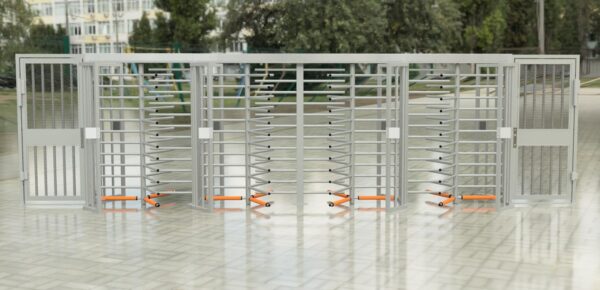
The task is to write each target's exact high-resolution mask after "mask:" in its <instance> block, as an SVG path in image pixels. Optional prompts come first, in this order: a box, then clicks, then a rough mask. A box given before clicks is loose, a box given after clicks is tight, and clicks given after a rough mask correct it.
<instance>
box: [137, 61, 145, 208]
mask: <svg viewBox="0 0 600 290" xmlns="http://www.w3.org/2000/svg"><path fill="white" fill-rule="evenodd" d="M138 69H139V71H138V78H137V80H138V83H137V85H138V95H139V100H138V102H139V105H138V106H139V114H140V115H139V117H138V119H139V131H140V136H139V137H140V200H141V202H142V208H144V207H145V206H146V201H145V200H144V197H146V136H145V134H146V131H145V130H144V115H145V114H146V112H145V109H144V105H145V104H144V64H139V66H138Z"/></svg>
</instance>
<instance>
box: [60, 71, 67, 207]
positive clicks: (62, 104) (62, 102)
mask: <svg viewBox="0 0 600 290" xmlns="http://www.w3.org/2000/svg"><path fill="white" fill-rule="evenodd" d="M59 68H60V111H61V113H60V121H61V128H62V129H65V124H66V123H65V121H66V117H65V71H64V65H63V64H62V63H61V64H60V65H59ZM61 149H62V169H63V170H62V174H63V176H62V177H63V195H65V196H66V195H67V146H65V145H62V146H61Z"/></svg>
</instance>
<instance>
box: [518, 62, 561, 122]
mask: <svg viewBox="0 0 600 290" xmlns="http://www.w3.org/2000/svg"><path fill="white" fill-rule="evenodd" d="M569 67H570V66H569V65H558V64H557V65H554V64H541V65H538V64H534V65H526V64H524V65H521V87H520V98H519V101H520V106H519V110H520V118H519V128H520V129H567V128H569V106H570V105H571V101H570V100H571V99H572V95H571V92H572V89H571V81H570V80H571V77H570V75H569V73H570V69H569Z"/></svg>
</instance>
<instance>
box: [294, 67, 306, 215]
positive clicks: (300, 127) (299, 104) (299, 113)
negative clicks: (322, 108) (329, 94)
mask: <svg viewBox="0 0 600 290" xmlns="http://www.w3.org/2000/svg"><path fill="white" fill-rule="evenodd" d="M296 208H297V213H302V212H303V211H304V65H303V64H300V63H299V64H296Z"/></svg>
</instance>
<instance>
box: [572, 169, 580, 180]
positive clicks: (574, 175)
mask: <svg viewBox="0 0 600 290" xmlns="http://www.w3.org/2000/svg"><path fill="white" fill-rule="evenodd" d="M578 178H579V174H578V173H577V172H576V171H573V172H571V180H572V181H575V180H577V179H578Z"/></svg>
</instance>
